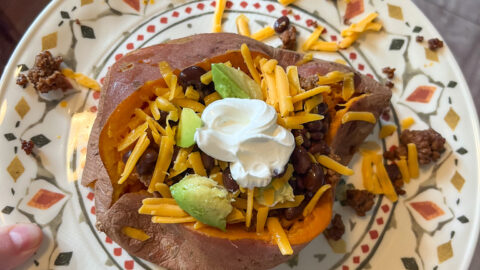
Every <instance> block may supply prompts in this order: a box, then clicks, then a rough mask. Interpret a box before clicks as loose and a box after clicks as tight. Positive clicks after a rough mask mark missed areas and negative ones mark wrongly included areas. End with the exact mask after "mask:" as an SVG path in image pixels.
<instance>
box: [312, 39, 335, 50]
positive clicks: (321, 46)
mask: <svg viewBox="0 0 480 270" xmlns="http://www.w3.org/2000/svg"><path fill="white" fill-rule="evenodd" d="M338 49H339V47H338V44H337V43H336V42H327V41H322V40H318V41H315V42H314V43H313V44H312V45H311V46H310V50H314V51H321V52H337V51H338Z"/></svg>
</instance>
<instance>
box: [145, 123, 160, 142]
mask: <svg viewBox="0 0 480 270" xmlns="http://www.w3.org/2000/svg"><path fill="white" fill-rule="evenodd" d="M154 122H155V120H153V118H151V117H149V118H148V119H147V123H148V128H149V129H150V133H151V134H152V137H153V140H154V141H155V143H156V144H158V145H160V140H161V136H160V133H159V132H158V130H157V128H156V127H155V124H154Z"/></svg>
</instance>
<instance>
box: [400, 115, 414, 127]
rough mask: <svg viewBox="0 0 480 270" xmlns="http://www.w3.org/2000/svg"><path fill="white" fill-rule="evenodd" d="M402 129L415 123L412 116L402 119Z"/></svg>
mask: <svg viewBox="0 0 480 270" xmlns="http://www.w3.org/2000/svg"><path fill="white" fill-rule="evenodd" d="M401 124H402V130H405V129H409V128H410V127H411V126H412V125H413V124H415V119H413V117H407V118H405V119H403V120H402V123H401Z"/></svg>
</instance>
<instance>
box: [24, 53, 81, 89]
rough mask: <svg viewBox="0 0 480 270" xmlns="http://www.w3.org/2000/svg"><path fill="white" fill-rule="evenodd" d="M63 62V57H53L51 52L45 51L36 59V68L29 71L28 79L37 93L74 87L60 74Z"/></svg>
mask: <svg viewBox="0 0 480 270" xmlns="http://www.w3.org/2000/svg"><path fill="white" fill-rule="evenodd" d="M62 61H63V59H62V57H60V56H57V57H53V55H52V54H51V53H50V52H49V51H43V52H41V53H39V54H38V55H37V56H36V57H35V64H34V66H33V67H32V68H31V69H30V70H29V71H28V79H29V80H30V82H31V83H32V84H33V87H34V88H35V89H36V90H37V91H39V92H41V93H47V92H49V91H50V90H56V89H62V90H67V89H69V88H71V87H72V86H71V84H70V83H69V82H68V80H67V79H66V78H65V76H64V75H63V74H62V73H61V72H60V64H61V63H62Z"/></svg>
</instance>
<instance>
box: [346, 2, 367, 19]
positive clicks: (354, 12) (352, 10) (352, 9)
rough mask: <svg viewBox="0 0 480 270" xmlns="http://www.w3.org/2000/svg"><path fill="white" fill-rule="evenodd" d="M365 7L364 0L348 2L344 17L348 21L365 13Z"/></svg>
mask: <svg viewBox="0 0 480 270" xmlns="http://www.w3.org/2000/svg"><path fill="white" fill-rule="evenodd" d="M364 10H365V7H364V5H363V0H352V1H350V2H348V4H347V10H346V11H345V16H344V19H345V20H346V21H348V20H350V19H351V18H353V17H355V16H358V15H360V14H362V13H363V11H364Z"/></svg>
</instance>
